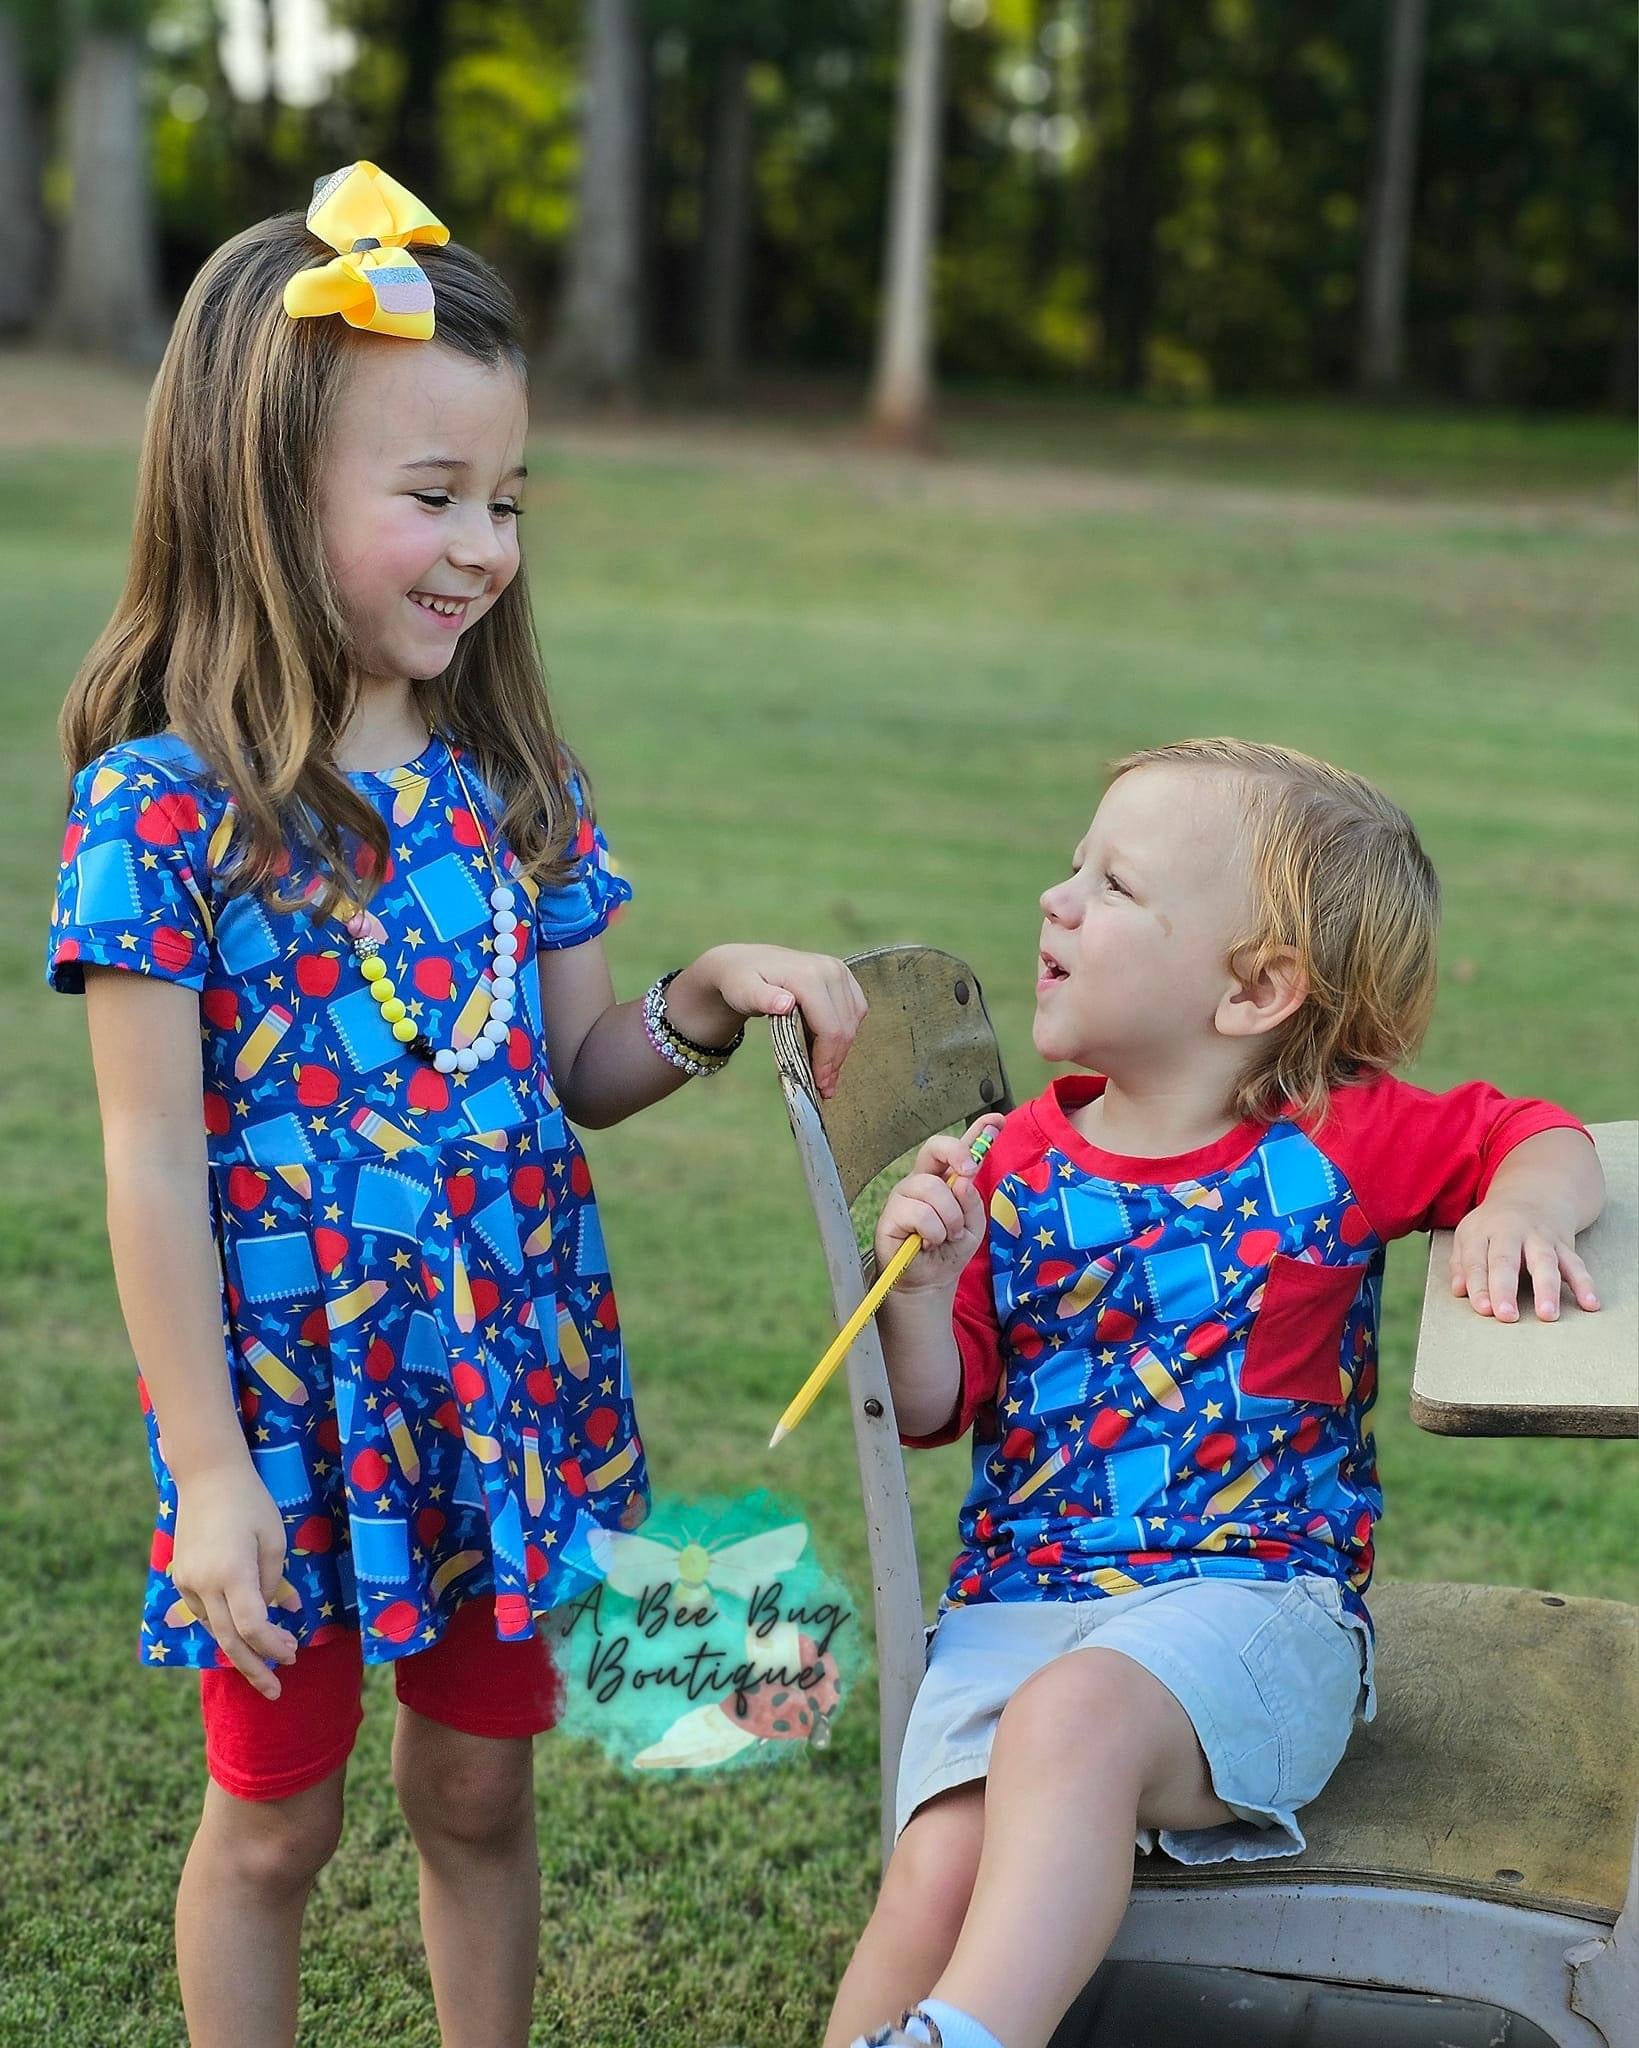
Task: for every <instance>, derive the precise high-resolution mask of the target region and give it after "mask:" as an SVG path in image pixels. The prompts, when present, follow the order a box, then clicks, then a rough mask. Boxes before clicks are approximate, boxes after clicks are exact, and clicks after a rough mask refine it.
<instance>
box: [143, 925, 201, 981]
mask: <svg viewBox="0 0 1639 2048" xmlns="http://www.w3.org/2000/svg"><path fill="white" fill-rule="evenodd" d="M148 949H149V951H150V952H151V953H152V954H153V956H154V964H155V965H156V966H158V967H163V968H165V969H166V971H167V972H168V973H171V974H181V973H183V972H184V971H185V970H186V969H187V967H188V964H189V962H190V961H191V960H192V959H193V940H192V939H191V938H190V937H189V936H188V934H187V933H186V932H179V931H177V930H176V929H175V927H174V926H172V925H168V924H160V925H155V927H154V929H153V931H152V932H151V933H150V934H149V936H148Z"/></svg>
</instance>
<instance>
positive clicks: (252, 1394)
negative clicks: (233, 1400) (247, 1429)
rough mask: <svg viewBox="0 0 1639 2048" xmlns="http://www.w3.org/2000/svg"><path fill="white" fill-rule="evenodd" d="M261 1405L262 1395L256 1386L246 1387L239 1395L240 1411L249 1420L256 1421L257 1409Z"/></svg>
mask: <svg viewBox="0 0 1639 2048" xmlns="http://www.w3.org/2000/svg"><path fill="white" fill-rule="evenodd" d="M261 1405H262V1397H261V1395H260V1394H259V1393H257V1391H256V1389H255V1388H254V1387H246V1388H245V1389H244V1390H243V1391H242V1392H241V1394H240V1396H239V1413H240V1414H241V1415H242V1416H243V1417H244V1418H245V1420H246V1421H247V1422H254V1421H255V1420H256V1414H257V1410H258V1409H259V1408H260V1407H261Z"/></svg>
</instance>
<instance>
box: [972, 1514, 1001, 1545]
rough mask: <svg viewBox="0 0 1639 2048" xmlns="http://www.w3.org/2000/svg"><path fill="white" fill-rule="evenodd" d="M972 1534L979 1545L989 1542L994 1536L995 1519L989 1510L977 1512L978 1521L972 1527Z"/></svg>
mask: <svg viewBox="0 0 1639 2048" xmlns="http://www.w3.org/2000/svg"><path fill="white" fill-rule="evenodd" d="M973 1533H974V1536H975V1537H976V1538H977V1539H978V1541H979V1542H981V1543H988V1542H990V1540H991V1538H992V1537H993V1536H994V1535H995V1534H996V1522H995V1517H994V1516H993V1515H992V1514H991V1512H990V1510H989V1508H981V1509H980V1510H979V1519H978V1520H977V1521H976V1522H975V1523H974V1525H973Z"/></svg>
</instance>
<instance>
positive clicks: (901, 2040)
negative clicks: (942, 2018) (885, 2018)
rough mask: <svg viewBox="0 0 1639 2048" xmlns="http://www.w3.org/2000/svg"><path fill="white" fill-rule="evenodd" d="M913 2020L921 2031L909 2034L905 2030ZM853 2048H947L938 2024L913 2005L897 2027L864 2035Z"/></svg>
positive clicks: (900, 2018)
mask: <svg viewBox="0 0 1639 2048" xmlns="http://www.w3.org/2000/svg"><path fill="white" fill-rule="evenodd" d="M912 2020H915V2022H916V2024H917V2026H918V2027H919V2028H920V2029H921V2031H920V2032H919V2033H915V2034H907V2033H906V2032H905V2029H906V2028H907V2027H908V2026H909V2025H910V2023H911V2021H912ZM853 2048H945V2037H944V2035H943V2034H941V2033H940V2031H939V2025H938V2022H937V2021H936V2020H930V2019H929V2018H928V2016H927V2014H926V2013H925V2012H924V2011H923V2010H922V2008H921V2007H920V2006H919V2005H913V2006H911V2007H910V2008H909V2010H908V2011H906V2012H902V2013H901V2014H900V2015H899V2025H898V2026H897V2027H879V2028H878V2029H877V2031H876V2032H875V2033H874V2034H862V2035H861V2036H860V2037H859V2039H858V2040H857V2041H856V2042H855V2043H854V2044H853Z"/></svg>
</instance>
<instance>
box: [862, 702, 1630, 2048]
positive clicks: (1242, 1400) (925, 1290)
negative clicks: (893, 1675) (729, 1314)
mask: <svg viewBox="0 0 1639 2048" xmlns="http://www.w3.org/2000/svg"><path fill="white" fill-rule="evenodd" d="M1041 908H1042V912H1043V923H1042V928H1041V969H1040V979H1039V980H1038V982H1037V984H1036V1019H1035V1029H1034V1038H1035V1044H1036V1049H1037V1050H1038V1052H1040V1053H1041V1055H1042V1056H1043V1057H1044V1058H1045V1059H1047V1060H1050V1061H1053V1062H1063V1063H1065V1064H1068V1065H1071V1066H1074V1067H1079V1068H1083V1069H1087V1070H1090V1071H1088V1072H1084V1073H1082V1074H1078V1075H1069V1076H1065V1077H1063V1078H1061V1079H1059V1080H1056V1081H1055V1082H1054V1083H1053V1084H1052V1085H1051V1086H1050V1087H1049V1088H1048V1089H1047V1091H1046V1093H1045V1094H1043V1095H1041V1096H1038V1097H1037V1099H1036V1100H1035V1101H1034V1102H1030V1103H1027V1104H1026V1105H1024V1107H1022V1108H1021V1109H1018V1110H1015V1111H1014V1112H1013V1114H1012V1115H1011V1116H1009V1117H1008V1118H1007V1119H1006V1120H1005V1121H1004V1122H1003V1124H1002V1127H1001V1131H1000V1134H999V1136H998V1137H997V1139H996V1141H995V1143H994V1144H993V1146H992V1147H991V1150H990V1152H989V1154H988V1156H987V1157H986V1159H985V1161H984V1163H983V1165H982V1166H981V1167H980V1168H979V1170H978V1173H977V1176H976V1178H974V1177H971V1176H972V1175H973V1168H972V1164H971V1160H970V1159H969V1157H968V1153H967V1142H968V1141H967V1140H966V1139H961V1140H959V1139H950V1138H936V1139H934V1140H932V1141H931V1142H930V1143H929V1144H927V1145H926V1146H924V1147H923V1149H922V1152H921V1154H920V1156H919V1157H918V1159H917V1162H916V1170H915V1172H914V1173H912V1174H911V1175H910V1176H909V1178H907V1179H906V1180H904V1181H901V1182H900V1184H899V1185H898V1187H897V1188H896V1189H895V1190H894V1192H893V1194H892V1195H891V1196H890V1198H889V1200H888V1203H887V1205H886V1207H885V1208H884V1210H883V1212H882V1216H881V1220H880V1222H879V1225H878V1228H877V1234H876V1251H877V1257H878V1259H879V1260H882V1261H885V1260H887V1259H889V1258H891V1257H892V1255H893V1253H894V1252H895V1250H896V1249H897V1248H898V1246H899V1245H900V1244H901V1243H902V1242H903V1241H904V1239H905V1238H906V1237H908V1236H910V1235H911V1234H912V1233H913V1232H914V1233H915V1234H916V1235H917V1236H919V1237H920V1238H921V1239H922V1240H923V1243H924V1245H925V1246H926V1249H925V1251H924V1252H923V1255H922V1256H921V1257H920V1258H919V1259H918V1260H917V1261H916V1263H915V1264H914V1265H913V1266H912V1267H911V1268H910V1270H909V1272H908V1273H907V1275H906V1277H905V1279H904V1280H903V1281H902V1282H901V1283H900V1285H899V1287H898V1288H897V1290H896V1291H895V1292H894V1293H893V1294H892V1295H890V1296H889V1298H888V1301H887V1302H886V1304H885V1305H884V1307H883V1310H882V1314H881V1330H882V1337H883V1343H884V1347H885V1350H886V1353H887V1360H888V1372H889V1376H890V1380H891V1382H892V1386H893V1391H894V1406H895V1410H896V1412H897V1416H898V1419H899V1424H900V1428H901V1432H902V1441H903V1442H905V1443H906V1444H909V1445H913V1446H922V1445H928V1444H939V1443H949V1442H951V1441H953V1440H954V1439H955V1438H957V1437H958V1436H960V1435H961V1434H962V1433H963V1432H964V1431H966V1430H967V1429H969V1428H970V1427H972V1428H973V1429H974V1454H973V1483H972V1486H971V1489H970V1491H969V1493H968V1497H967V1500H966V1502H965V1504H964V1506H963V1508H962V1512H961V1517H960V1532H961V1540H962V1544H963V1548H962V1551H961V1553H960V1555H959V1556H958V1557H957V1559H956V1562H955V1565H954V1567H953V1570H952V1574H951V1581H950V1585H949V1588H948V1589H947V1591H946V1593H945V1595H944V1597H943V1599H942V1600H941V1602H940V1610H939V1618H938V1621H937V1624H936V1627H935V1629H934V1630H933V1631H932V1632H931V1637H930V1644H929V1653H928V1669H927V1674H926V1676H925V1678H924V1680H923V1683H922V1688H921V1690H920V1692H919V1693H918V1695H917V1699H916V1705H915V1708H914V1710H913V1712H912V1716H911V1722H910V1726H909V1728H908V1730H907V1733H906V1739H905V1748H904V1755H903V1758H902V1761H901V1766H900V1774H899V1783H898V1826H899V1833H898V1840H897V1845H896V1847H895V1850H894V1853H893V1856H892V1858H891V1860H890V1863H889V1866H888V1869H887V1872H886V1874H885V1876H884V1880H883V1885H882V1892H881V1896H880V1898H879V1900H878V1903H877V1907H876V1910H875V1912H874V1914H873V1915H872V1918H871V1922H870V1925H869V1926H868V1927H867V1929H866V1930H865V1933H864V1935H863V1937H862V1938H861V1940H860V1943H859V1946H858V1948H857V1950H856V1951H855V1954H854V1958H853V1961H852V1963H851V1964H850V1965H849V1969H848V1972H847V1975H846V1977H845V1978H844V1980H843V1983H842V1987H841V1989H840V1991H839V1993H838V1995H837V2001H836V2005H835V2008H834V2009H833V2012H832V2016H831V2022H830V2026H829V2028H828V2030H827V2033H826V2036H825V2043H826V2048H844V2044H846V2043H849V2042H854V2043H855V2048H861V2043H860V2041H859V2040H858V2039H857V2038H856V2037H859V2036H860V2035H861V2030H862V2029H866V2028H870V2027H872V2026H877V2027H879V2028H880V2030H879V2031H877V2032H872V2033H869V2034H868V2035H866V2036H865V2037H864V2039H865V2040H866V2041H868V2042H869V2043H870V2044H873V2048H875V2044H890V2043H894V2044H897V2043H932V2044H934V2048H1045V2044H1046V2042H1047V2041H1048V2039H1049V2037H1050V2035H1051V2034H1052V2032H1053V2029H1054V2028H1055V2026H1056V2025H1057V2023H1058V2021H1059V2020H1060V2018H1061V2017H1062V2016H1063V2014H1064V2012H1065V2010H1066V2009H1067V2008H1068V2006H1069V2005H1070V2003H1071V2002H1072V2000H1073V1999H1074V1997H1075V1996H1076V1994H1077V1992H1078V1991H1079V1990H1080V1988H1081V1986H1082V1985H1083V1984H1084V1983H1085V1982H1086V1980H1087V1978H1088V1977H1089V1976H1090V1975H1091V1973H1092V1971H1093V1969H1094V1968H1095V1966H1096V1965H1097V1963H1098V1962H1099V1961H1100V1959H1101V1958H1102V1957H1103V1955H1104V1953H1105V1951H1106V1950H1107V1948H1108V1946H1109V1944H1110V1941H1111V1939H1112V1938H1113V1936H1114V1934H1115V1931H1116V1929H1117V1927H1118V1926H1119V1925H1120V1922H1121V1918H1122V1915H1123V1913H1124V1912H1125V1910H1126V1905H1127V1898H1128V1892H1129V1889H1130V1884H1131V1877H1132V1848H1133V1843H1134V1841H1135V1840H1137V1841H1138V1842H1139V1844H1140V1845H1141V1846H1143V1847H1145V1848H1149V1847H1153V1846H1154V1843H1155V1840H1156V1838H1157V1836H1158V1837H1159V1842H1160V1846H1161V1847H1162V1848H1163V1849H1165V1850H1166V1851H1167V1852H1168V1853H1169V1854H1170V1855H1172V1856H1174V1857H1177V1858H1179V1859H1180V1860H1182V1861H1184V1862H1197V1863H1199V1862H1213V1861H1218V1860H1222V1859H1225V1858H1245V1859H1251V1858H1257V1857H1263V1856H1279V1855H1290V1854H1292V1853H1294V1852H1295V1851H1297V1850H1299V1849H1301V1848H1302V1847H1303V1836H1302V1834H1301V1832H1300V1831H1299V1828H1298V1824H1297V1819H1296V1815H1297V1811H1298V1809H1299V1808H1300V1807H1302V1806H1303V1805H1305V1804H1306V1803H1307V1802H1308V1801H1309V1800H1311V1799H1313V1798H1314V1797H1315V1795H1316V1794H1317V1793H1318V1792H1319V1791H1320V1790H1321V1788H1322V1786H1323V1785H1324V1784H1325V1783H1326V1781H1327V1779H1328V1778H1329V1777H1330V1775H1331V1773H1332V1771H1333V1769H1334V1768H1335V1767H1336V1765H1337V1763H1338V1760H1339V1759H1340V1758H1341V1756H1342V1754H1343V1750H1344V1747H1345V1745H1346V1743H1347V1741H1348V1738H1349V1732H1350V1728H1351V1727H1352V1725H1353V1722H1354V1719H1355V1717H1356V1715H1357V1713H1358V1714H1361V1715H1363V1716H1364V1717H1365V1718H1368V1719H1369V1718H1370V1716H1371V1714H1372V1712H1373V1711H1374V1704H1375V1702H1374V1695H1373V1686H1372V1638H1371V1629H1370V1622H1369V1619H1368V1617H1367V1614H1366V1607H1365V1601H1364V1594H1365V1591H1366V1588H1367V1586H1368V1585H1369V1583H1370V1580H1371V1569H1372V1529H1373V1526H1374V1524H1375V1522H1376V1520H1377V1517H1378V1515H1379V1513H1380V1512H1381V1506H1382V1502H1381V1495H1380V1493H1379V1491H1378V1484H1377V1472H1376V1465H1375V1460H1374V1456H1373V1447H1372V1441H1371V1425H1370V1421H1369V1413H1370V1409H1371V1405H1372V1401H1373V1397H1374V1395H1375V1391H1376V1380H1377V1321H1378V1304H1379V1293H1380V1287H1381V1278H1382V1272H1383V1255H1384V1247H1385V1246H1386V1244H1387V1243H1388V1242H1389V1241H1390V1240H1391V1239H1393V1238H1396V1237H1402V1236H1404V1235H1406V1234H1407V1233H1408V1232H1410V1231H1415V1230H1429V1229H1436V1228H1449V1227H1453V1226H1455V1228H1456V1241H1455V1247H1454V1251H1453V1258H1452V1286H1453V1289H1454V1291H1455V1292H1457V1293H1459V1294H1466V1295H1467V1296H1468V1298H1469V1300H1470V1302H1471V1303H1472V1305H1473V1307H1474V1309H1475V1310H1476V1312H1477V1313H1479V1314H1481V1315H1495V1316H1496V1317H1498V1318H1499V1319H1500V1320H1503V1321H1513V1320H1515V1319H1516V1318H1517V1316H1518V1307H1517V1299H1518V1291H1519V1284H1520V1272H1521V1267H1522V1265H1523V1266H1524V1268H1525V1269H1526V1271H1527V1272H1528V1273H1529V1276H1530V1281H1531V1285H1532V1287H1533V1289H1534V1292H1535V1301H1536V1311H1537V1314H1538V1315H1539V1316H1543V1317H1550V1318H1551V1317H1553V1316H1554V1315H1556V1314H1557V1313H1558V1309H1559V1300H1560V1291H1561V1282H1562V1279H1563V1281H1565V1282H1566V1283H1568V1284H1569V1287H1570V1290H1571V1292H1572V1294H1573V1296H1574V1297H1575V1299H1576V1301H1577V1303H1578V1304H1579V1306H1580V1307H1582V1308H1583V1309H1594V1308H1596V1307H1597V1306H1598V1302H1597V1299H1596V1297H1595V1294H1594V1290H1593V1286H1592V1283H1591V1282H1590V1280H1589V1277H1588V1274H1587V1271H1586V1269H1585V1267H1584V1266H1583V1265H1582V1262H1581V1261H1580V1260H1579V1259H1578V1258H1577V1256H1576V1252H1575V1249H1574V1245H1575V1238H1576V1233H1577V1232H1578V1231H1580V1230H1583V1229H1585V1228H1586V1227H1587V1226H1588V1224H1590V1223H1591V1222H1592V1221H1593V1219H1594V1217H1595V1216H1596V1215H1597V1214H1598V1212H1599V1207H1600V1204H1601V1201H1602V1199H1603V1181H1602V1178H1601V1175H1600V1171H1599V1166H1598V1161H1597V1158H1596V1155H1595V1153H1594V1150H1593V1147H1592V1146H1591V1144H1590V1143H1589V1142H1588V1139H1587V1134H1586V1132H1585V1131H1583V1129H1582V1127H1581V1126H1580V1125H1579V1124H1578V1123H1577V1121H1576V1119H1575V1118H1574V1117H1572V1116H1570V1115H1568V1114H1567V1113H1566V1112H1565V1111H1564V1110H1561V1109H1556V1108H1555V1107H1553V1106H1552V1105H1551V1104H1549V1103H1545V1102H1535V1101H1514V1100H1509V1099H1508V1098H1506V1097H1505V1096H1503V1095H1501V1094H1499V1093H1498V1092H1497V1091H1496V1090H1495V1089H1494V1088H1491V1087H1488V1086H1487V1085H1485V1084H1484V1083H1480V1082H1475V1083H1470V1084H1468V1085H1466V1086H1463V1087H1460V1088H1454V1089H1452V1090H1451V1091H1449V1093H1447V1094H1444V1095H1433V1094H1429V1093H1426V1092H1425V1091H1424V1090H1422V1089H1418V1088H1413V1087H1411V1086H1409V1085H1407V1084H1406V1083H1404V1082H1401V1081H1397V1080H1394V1079H1392V1078H1391V1077H1390V1074H1389V1069H1390V1068H1391V1067H1393V1066H1395V1065H1397V1064H1399V1063H1400V1062H1402V1061H1404V1060H1407V1059H1409V1058H1410V1057H1411V1055H1412V1054H1413V1053H1414V1052H1415V1051H1416V1049H1417V1046H1418V1043H1419V1041H1420V1040H1421V1038H1422V1035H1423V1031H1424V1028H1425V1026H1426V1024H1427V1021H1428V1016H1429V1012H1430V1010H1431V1008H1432V1005H1433V1000H1434V988H1435V942H1436V935H1437V929H1438V922H1439V885H1438V883H1437V881H1436V878H1435V875H1434V871H1433V869H1432V867H1431V866H1430V864H1429V861H1428V858H1427V856H1426V855H1425V854H1424V852H1423V849H1422V847H1421V846H1420V845H1419V843H1418V840H1417V835H1416V833H1415V831H1414V830H1413V828H1412V825H1411V822H1410V820H1409V819H1408V818H1407V817H1406V816H1405V814H1404V813H1403V812H1401V811H1400V810H1398V809H1397V808H1396V807H1395V805H1393V804H1392V803H1390V802H1389V801H1388V799H1387V798H1386V797H1384V796H1383V795H1382V794H1381V793H1380V792H1379V791H1377V790H1375V789H1373V788H1372V787H1371V786H1370V785H1369V784H1368V783H1365V782H1363V781H1361V780H1360V779H1359V778H1358V777H1356V776H1352V775H1347V774H1345V773H1343V772H1342V771H1341V770H1338V769H1335V768H1331V767H1328V766H1327V765H1326V764H1325V763H1323V762H1319V761H1314V760H1311V759H1309V758H1307V757H1306V756H1304V755H1301V754H1294V753H1290V752H1288V751H1286V750H1284V749H1282V748H1277V747H1267V746H1254V745H1250V744H1245V743H1242V742H1239V741H1233V740H1195V741H1185V742H1182V743H1180V744H1178V745H1174V746H1167V747H1159V748H1156V749H1153V750H1151V751H1149V752H1146V753H1141V754H1135V755H1132V756H1130V757H1129V758H1128V759H1126V760H1123V761H1120V762H1117V763H1116V764H1115V768H1114V771H1113V779H1112V781H1111V784H1110V787H1109V789H1108V790H1107V792H1106V794H1105V797H1104V800H1103V802H1102V803H1101V804H1100V806H1099V809H1098V814H1097V816H1096V817H1095V818H1094V819H1093V822H1092V825H1091V827H1090V828H1089V830H1088V832H1087V835H1086V837H1085V838H1084V839H1083V840H1082V842H1081V844H1080V845H1079V846H1078V847H1077V849H1076V853H1075V858H1074V860H1073V862H1072V873H1071V875H1070V876H1069V878H1068V879H1067V880H1065V881H1062V882H1059V883H1057V884H1055V885H1054V886H1053V887H1052V888H1051V889H1049V890H1048V891H1047V892H1046V894H1045V895H1044V896H1043V897H1042V899H1041ZM987 1121H989V1120H987ZM973 1135H975V1133H971V1132H970V1133H969V1134H968V1136H969V1138H971V1137H972V1136H973ZM947 1175H948V1176H951V1177H952V1179H951V1181H949V1182H947V1179H946V1176H947ZM918 2000H920V2004H919V2005H918V2004H917V2003H916V2002H917V2001H918ZM907 2007H909V2008H911V2009H909V2010H904V2011H903V2017H902V2018H901V2020H900V2022H899V2024H898V2025H897V2026H893V2025H887V2026H882V2025H881V2022H882V2021H883V2019H884V2017H885V2016H887V2015H890V2014H892V2013H895V2012H900V2011H901V2010H902V2009H904V2008H907Z"/></svg>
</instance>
